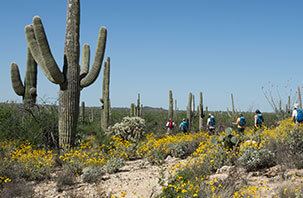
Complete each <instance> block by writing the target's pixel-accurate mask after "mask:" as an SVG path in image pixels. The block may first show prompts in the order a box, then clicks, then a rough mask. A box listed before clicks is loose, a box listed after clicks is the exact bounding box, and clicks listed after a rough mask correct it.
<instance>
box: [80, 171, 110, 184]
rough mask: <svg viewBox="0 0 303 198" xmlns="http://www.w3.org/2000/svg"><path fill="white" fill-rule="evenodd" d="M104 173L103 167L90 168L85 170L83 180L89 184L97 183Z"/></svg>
mask: <svg viewBox="0 0 303 198" xmlns="http://www.w3.org/2000/svg"><path fill="white" fill-rule="evenodd" d="M104 173H105V170H104V168H102V167H89V168H86V169H84V170H83V174H82V180H83V182H87V183H96V182H98V181H99V178H100V176H101V175H103V174H104Z"/></svg>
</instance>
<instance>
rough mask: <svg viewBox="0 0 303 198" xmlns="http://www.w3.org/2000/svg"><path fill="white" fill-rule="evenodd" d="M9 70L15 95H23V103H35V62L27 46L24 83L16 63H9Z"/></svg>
mask: <svg viewBox="0 0 303 198" xmlns="http://www.w3.org/2000/svg"><path fill="white" fill-rule="evenodd" d="M10 70H11V81H12V86H13V89H14V91H15V92H16V94H17V95H19V96H22V97H23V104H29V105H30V106H31V105H33V104H35V103H36V97H37V63H36V61H35V60H34V59H33V57H32V54H31V52H30V50H29V48H27V60H26V72H25V79H24V85H23V83H22V81H21V77H20V72H19V68H18V65H17V63H15V62H13V63H11V65H10Z"/></svg>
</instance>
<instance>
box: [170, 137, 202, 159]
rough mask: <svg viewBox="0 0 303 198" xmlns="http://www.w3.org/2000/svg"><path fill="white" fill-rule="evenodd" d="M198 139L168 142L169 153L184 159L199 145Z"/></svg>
mask: <svg viewBox="0 0 303 198" xmlns="http://www.w3.org/2000/svg"><path fill="white" fill-rule="evenodd" d="M199 143H200V142H198V141H187V142H177V143H173V144H169V145H168V148H169V150H170V155H171V156H173V157H177V158H181V159H185V158H186V157H188V156H190V155H191V154H192V153H193V152H195V151H196V149H197V148H198V147H199Z"/></svg>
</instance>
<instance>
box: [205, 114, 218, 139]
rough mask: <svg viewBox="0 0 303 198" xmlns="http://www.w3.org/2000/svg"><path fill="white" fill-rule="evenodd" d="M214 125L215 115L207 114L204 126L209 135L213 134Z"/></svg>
mask: <svg viewBox="0 0 303 198" xmlns="http://www.w3.org/2000/svg"><path fill="white" fill-rule="evenodd" d="M215 125H216V120H215V117H214V116H213V115H212V114H208V119H207V123H206V127H207V129H208V132H209V134H210V135H214V134H215Z"/></svg>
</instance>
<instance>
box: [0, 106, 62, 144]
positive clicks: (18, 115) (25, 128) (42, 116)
mask: <svg viewBox="0 0 303 198" xmlns="http://www.w3.org/2000/svg"><path fill="white" fill-rule="evenodd" d="M57 118H58V111H57V108H56V106H54V105H46V104H45V105H35V106H34V107H31V108H29V107H28V106H24V105H22V104H14V103H4V104H1V105H0V131H1V134H0V140H2V141H5V140H27V141H29V142H31V143H32V144H34V145H43V146H47V147H56V146H57V142H58V119H57Z"/></svg>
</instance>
